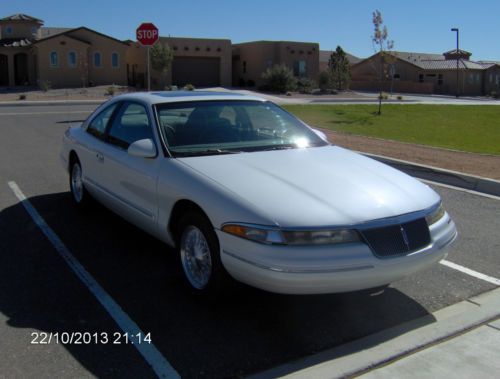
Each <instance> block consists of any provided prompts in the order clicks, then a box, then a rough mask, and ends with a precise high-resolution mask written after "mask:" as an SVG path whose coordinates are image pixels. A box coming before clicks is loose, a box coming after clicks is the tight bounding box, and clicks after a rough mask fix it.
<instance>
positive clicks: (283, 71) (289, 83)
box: [262, 64, 297, 93]
mask: <svg viewBox="0 0 500 379" xmlns="http://www.w3.org/2000/svg"><path fill="white" fill-rule="evenodd" d="M262 79H264V82H265V84H266V85H267V86H268V87H269V89H270V90H271V91H275V92H279V93H285V92H287V91H293V90H295V89H296V88H297V79H295V77H294V76H293V71H292V70H290V69H289V68H288V67H287V66H285V65H284V64H281V65H275V66H273V67H272V68H268V69H267V70H266V72H264V73H263V74H262Z"/></svg>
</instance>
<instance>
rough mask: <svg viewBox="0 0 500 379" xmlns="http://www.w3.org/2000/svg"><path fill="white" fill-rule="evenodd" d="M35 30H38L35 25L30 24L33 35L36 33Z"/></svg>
mask: <svg viewBox="0 0 500 379" xmlns="http://www.w3.org/2000/svg"><path fill="white" fill-rule="evenodd" d="M37 31H38V30H37V27H36V26H32V27H31V34H32V35H34V36H35V35H36V33H37Z"/></svg>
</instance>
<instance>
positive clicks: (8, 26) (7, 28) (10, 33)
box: [5, 25, 13, 36]
mask: <svg viewBox="0 0 500 379" xmlns="http://www.w3.org/2000/svg"><path fill="white" fill-rule="evenodd" d="M12 31H13V30H12V26H10V25H7V26H6V27H5V35H6V36H10V35H12Z"/></svg>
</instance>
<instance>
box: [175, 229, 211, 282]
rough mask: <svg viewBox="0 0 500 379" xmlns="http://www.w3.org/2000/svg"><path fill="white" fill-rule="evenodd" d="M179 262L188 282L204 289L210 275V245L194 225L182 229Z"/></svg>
mask: <svg viewBox="0 0 500 379" xmlns="http://www.w3.org/2000/svg"><path fill="white" fill-rule="evenodd" d="M180 253H181V262H182V267H183V269H184V273H185V275H186V278H187V279H188V281H189V283H190V284H191V285H192V286H193V287H194V288H196V289H199V290H201V289H204V288H205V287H206V286H207V285H208V283H209V281H210V277H211V275H212V258H211V256H210V247H209V245H208V242H207V239H206V238H205V235H204V234H203V232H202V231H201V230H200V229H198V228H197V227H196V226H194V225H189V226H188V227H186V228H185V229H184V232H183V234H182V238H181V245H180Z"/></svg>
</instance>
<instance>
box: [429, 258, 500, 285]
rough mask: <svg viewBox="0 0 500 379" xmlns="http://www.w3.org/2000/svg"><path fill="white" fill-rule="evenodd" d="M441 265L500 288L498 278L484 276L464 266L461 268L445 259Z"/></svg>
mask: <svg viewBox="0 0 500 379" xmlns="http://www.w3.org/2000/svg"><path fill="white" fill-rule="evenodd" d="M439 263H441V264H442V265H444V266H446V267H449V268H452V269H454V270H457V271H460V272H463V273H464V274H467V275H470V276H473V277H474V278H477V279H481V280H484V281H486V282H488V283H492V284H494V285H496V286H500V279H497V278H494V277H492V276H488V275H485V274H482V273H480V272H477V271H474V270H471V269H470V268H467V267H464V266H460V265H458V264H456V263H453V262H450V261H447V260H445V259H443V260H442V261H441V262H439Z"/></svg>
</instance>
